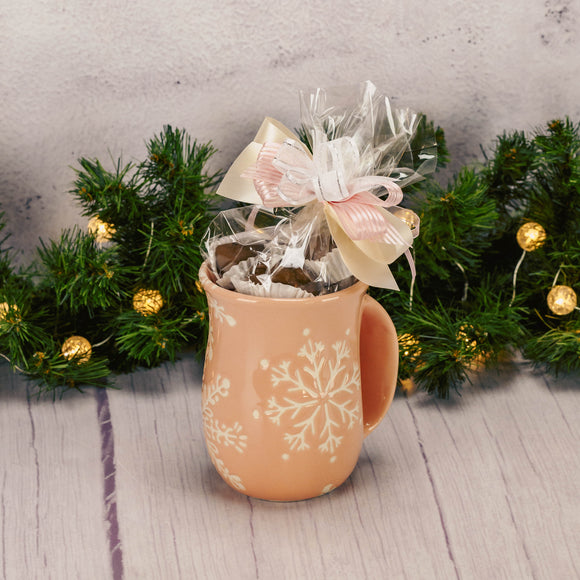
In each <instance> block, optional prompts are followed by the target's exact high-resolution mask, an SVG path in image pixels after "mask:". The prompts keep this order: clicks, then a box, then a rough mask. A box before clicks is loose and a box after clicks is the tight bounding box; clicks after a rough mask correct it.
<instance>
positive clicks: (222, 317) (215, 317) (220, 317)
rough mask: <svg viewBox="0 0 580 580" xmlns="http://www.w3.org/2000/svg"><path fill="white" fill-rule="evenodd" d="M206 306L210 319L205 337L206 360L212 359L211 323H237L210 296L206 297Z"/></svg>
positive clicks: (231, 324)
mask: <svg viewBox="0 0 580 580" xmlns="http://www.w3.org/2000/svg"><path fill="white" fill-rule="evenodd" d="M207 306H208V310H209V313H210V316H211V319H212V323H211V324H210V326H209V334H208V337H207V347H206V356H207V358H208V360H212V359H213V341H214V337H213V325H214V324H216V323H218V322H219V323H224V322H225V323H226V324H228V325H229V326H235V325H236V324H237V322H236V319H235V318H234V317H233V316H231V315H230V314H227V313H226V310H225V308H224V307H223V306H220V305H219V304H218V302H217V300H215V299H214V298H212V297H211V296H208V297H207Z"/></svg>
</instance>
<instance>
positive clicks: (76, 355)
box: [61, 336, 93, 364]
mask: <svg viewBox="0 0 580 580" xmlns="http://www.w3.org/2000/svg"><path fill="white" fill-rule="evenodd" d="M92 351H93V348H92V346H91V343H90V342H89V341H88V340H87V339H86V338H84V337H83V336H71V337H70V338H67V339H66V340H65V341H64V343H63V345H62V349H61V352H62V356H64V358H66V359H67V360H73V359H74V360H76V361H77V362H78V363H81V364H82V363H86V362H88V361H89V359H90V358H91V353H92Z"/></svg>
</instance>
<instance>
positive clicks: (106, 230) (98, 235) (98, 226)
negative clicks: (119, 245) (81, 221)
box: [87, 217, 115, 244]
mask: <svg viewBox="0 0 580 580" xmlns="http://www.w3.org/2000/svg"><path fill="white" fill-rule="evenodd" d="M87 229H88V230H89V233H90V234H92V235H93V236H95V239H96V241H97V242H98V243H99V244H104V243H105V242H108V241H109V240H110V239H111V236H112V235H113V234H114V233H115V228H114V227H113V226H112V225H111V224H108V223H106V222H104V221H103V220H102V219H100V218H98V217H92V218H91V219H90V220H89V223H88V225H87Z"/></svg>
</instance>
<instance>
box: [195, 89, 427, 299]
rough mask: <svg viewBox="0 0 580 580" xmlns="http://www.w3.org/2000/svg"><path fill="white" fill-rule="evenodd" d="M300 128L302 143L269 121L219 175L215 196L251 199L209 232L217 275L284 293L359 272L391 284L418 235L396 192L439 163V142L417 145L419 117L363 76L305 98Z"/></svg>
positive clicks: (350, 278)
mask: <svg viewBox="0 0 580 580" xmlns="http://www.w3.org/2000/svg"><path fill="white" fill-rule="evenodd" d="M301 123H302V141H301V140H300V139H299V138H298V137H297V136H296V135H295V134H293V133H292V132H291V131H290V130H289V129H287V128H286V127H284V126H283V125H282V124H281V123H279V122H277V121H275V120H274V119H270V118H267V119H266V120H265V121H264V123H263V124H262V126H261V128H260V130H259V131H258V134H257V135H256V137H255V139H254V141H253V142H252V143H250V144H249V145H248V146H247V147H246V148H245V149H244V151H243V152H242V153H241V154H240V156H239V157H238V158H237V159H236V161H235V162H234V163H233V165H232V166H231V168H230V169H229V171H228V172H227V174H226V176H225V178H224V180H223V181H222V184H221V185H220V188H219V189H218V193H219V194H220V195H223V196H225V197H228V198H230V199H234V200H237V201H242V202H246V203H249V204H251V205H250V206H247V207H243V208H235V209H231V210H226V211H224V212H221V213H220V215H219V216H218V217H217V218H216V220H214V223H213V224H212V226H211V227H210V230H209V231H208V234H207V237H206V248H205V249H206V253H207V256H206V257H207V260H208V261H209V264H210V265H211V269H212V271H213V274H214V275H215V278H216V282H217V283H218V284H220V285H222V286H223V287H225V288H229V289H234V290H236V291H239V292H244V293H248V294H255V295H259V296H272V297H282V298H301V297H306V296H317V295H320V294H326V293H328V292H334V291H337V290H340V289H342V288H345V287H347V286H348V285H350V284H352V283H354V282H355V281H356V280H357V279H359V280H362V281H363V282H365V283H366V284H368V285H370V286H378V287H382V288H392V289H397V284H396V282H395V280H394V278H393V276H392V274H391V272H390V269H389V267H388V265H389V264H390V263H392V262H393V261H394V260H396V259H397V258H398V257H399V256H401V255H402V254H405V255H406V257H407V259H408V261H409V264H410V267H411V269H412V271H413V275H414V264H413V259H412V256H411V253H410V248H411V246H412V243H413V238H414V237H415V236H416V235H417V234H418V232H419V219H418V217H417V216H416V215H415V214H414V213H413V212H411V211H410V210H408V209H405V211H404V215H405V220H403V219H401V218H400V217H397V215H396V214H397V213H398V214H399V216H401V215H402V214H401V211H400V210H401V209H402V208H399V207H398V204H399V203H400V202H401V201H402V199H403V193H402V189H401V188H402V187H403V186H405V185H408V184H410V183H413V182H415V181H417V180H419V179H421V178H422V175H423V174H425V173H427V172H429V171H432V170H433V169H434V168H435V163H436V148H435V141H434V139H432V140H430V141H429V142H427V143H424V144H423V146H422V148H421V149H420V150H419V151H415V152H413V151H412V150H411V147H410V144H411V140H412V139H413V136H414V134H415V131H416V128H417V125H418V123H419V117H418V116H417V115H415V114H413V113H411V112H410V111H408V110H395V109H393V108H392V107H391V105H390V101H389V99H388V98H386V97H385V96H382V95H380V94H378V92H377V90H376V88H375V87H374V85H373V84H372V83H370V82H366V83H364V84H362V85H361V86H359V87H357V88H356V89H353V88H346V89H340V90H334V91H332V92H331V91H326V90H323V89H317V90H316V91H313V92H303V93H301ZM413 155H416V156H417V158H418V159H417V158H414V157H413ZM414 167H415V169H414ZM417 167H418V169H417Z"/></svg>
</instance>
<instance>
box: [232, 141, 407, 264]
mask: <svg viewBox="0 0 580 580" xmlns="http://www.w3.org/2000/svg"><path fill="white" fill-rule="evenodd" d="M359 162H360V156H359V152H358V148H357V146H356V144H355V143H354V141H353V140H352V139H350V138H347V137H343V138H340V139H336V140H333V141H327V142H324V143H321V144H320V145H319V146H318V147H317V148H316V150H315V151H314V154H313V156H312V157H311V156H310V155H309V153H308V152H307V151H306V150H305V148H304V147H303V145H302V144H301V143H300V142H298V141H295V140H292V139H287V140H286V141H284V142H283V143H275V142H266V143H264V145H263V146H262V149H261V150H260V153H259V154H258V158H257V161H256V164H255V165H253V166H251V167H249V168H248V169H246V170H245V171H244V172H243V173H242V177H246V178H250V179H252V180H253V182H254V187H255V188H256V191H257V193H258V195H259V196H260V199H261V200H262V203H263V205H265V206H267V207H282V206H300V205H304V204H306V203H309V202H311V201H314V200H316V199H318V200H319V201H320V202H322V203H327V204H329V205H330V206H331V207H332V209H333V210H334V212H335V214H336V216H337V219H338V221H339V223H340V225H341V227H342V228H343V229H344V231H345V232H346V234H347V235H348V237H349V238H350V239H351V240H354V241H359V240H369V241H375V242H383V243H393V244H404V245H405V246H406V247H407V248H409V247H410V246H409V244H408V243H407V242H406V241H405V240H404V239H403V237H402V236H401V235H400V234H399V232H398V231H397V229H396V228H395V227H394V226H393V225H392V224H390V223H389V222H388V221H387V220H386V219H385V217H384V215H383V211H384V210H381V209H380V208H387V207H392V206H396V205H397V204H398V203H400V202H401V200H402V199H403V192H402V190H401V188H400V187H399V185H397V184H396V183H395V181H394V180H393V179H392V178H389V177H381V176H373V175H371V176H362V177H357V176H356V172H357V171H360V167H359ZM378 188H381V189H383V190H384V191H386V196H385V197H379V196H377V195H376V194H375V193H373V192H372V190H377V189H378ZM382 195H383V196H384V193H383V194H382ZM406 254H407V258H410V253H408V252H406ZM411 261H412V259H411ZM411 265H412V264H411ZM413 269H414V268H413Z"/></svg>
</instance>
